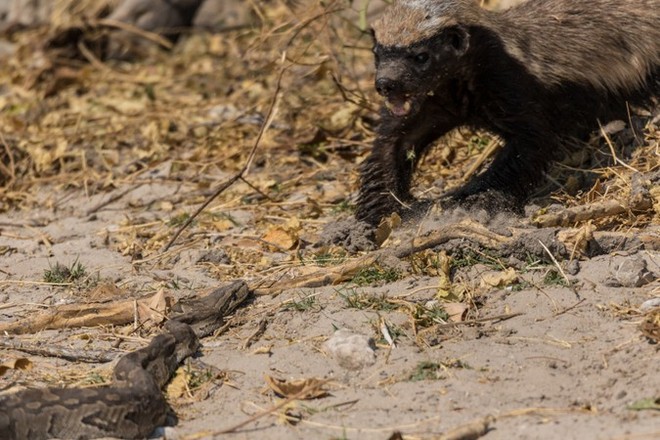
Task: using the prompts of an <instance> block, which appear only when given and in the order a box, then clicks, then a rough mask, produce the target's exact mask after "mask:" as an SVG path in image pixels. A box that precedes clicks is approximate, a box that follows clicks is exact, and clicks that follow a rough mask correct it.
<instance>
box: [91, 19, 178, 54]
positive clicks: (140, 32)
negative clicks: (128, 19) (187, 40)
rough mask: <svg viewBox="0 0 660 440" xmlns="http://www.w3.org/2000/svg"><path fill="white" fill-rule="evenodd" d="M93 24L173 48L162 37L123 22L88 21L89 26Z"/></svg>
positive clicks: (107, 20)
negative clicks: (119, 30)
mask: <svg viewBox="0 0 660 440" xmlns="http://www.w3.org/2000/svg"><path fill="white" fill-rule="evenodd" d="M95 23H96V24H98V25H101V26H107V27H111V28H116V29H121V30H123V31H126V32H129V33H132V34H135V35H139V36H140V37H142V38H144V39H146V40H150V41H153V42H154V43H156V44H159V45H161V46H163V47H164V48H165V49H172V48H173V47H174V45H173V44H172V42H171V41H169V40H168V39H167V38H165V37H162V36H160V35H158V34H156V33H154V32H149V31H145V30H144V29H141V28H139V27H137V26H133V25H132V24H129V23H124V22H123V21H118V20H112V19H110V18H101V19H98V20H94V21H91V20H90V24H92V25H94V24H95Z"/></svg>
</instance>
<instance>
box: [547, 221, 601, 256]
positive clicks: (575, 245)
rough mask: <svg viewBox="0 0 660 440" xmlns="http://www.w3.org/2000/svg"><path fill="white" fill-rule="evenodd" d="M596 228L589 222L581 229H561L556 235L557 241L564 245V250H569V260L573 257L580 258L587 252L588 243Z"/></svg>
mask: <svg viewBox="0 0 660 440" xmlns="http://www.w3.org/2000/svg"><path fill="white" fill-rule="evenodd" d="M595 230H596V227H595V226H594V225H593V224H591V222H589V223H586V224H585V225H584V226H582V227H581V228H577V229H563V230H561V231H559V233H557V239H558V240H559V241H561V242H562V243H564V246H566V249H570V250H571V260H572V259H573V258H574V257H575V256H578V257H581V256H582V255H584V253H585V252H586V251H587V245H588V244H589V241H591V240H592V239H593V236H594V231H595Z"/></svg>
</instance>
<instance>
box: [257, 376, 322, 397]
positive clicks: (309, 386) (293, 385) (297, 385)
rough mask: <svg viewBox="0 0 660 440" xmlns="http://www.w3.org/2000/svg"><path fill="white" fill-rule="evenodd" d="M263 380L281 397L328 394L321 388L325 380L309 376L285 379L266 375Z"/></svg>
mask: <svg viewBox="0 0 660 440" xmlns="http://www.w3.org/2000/svg"><path fill="white" fill-rule="evenodd" d="M264 380H265V381H266V384H267V385H268V387H269V388H270V389H271V390H273V392H275V394H277V395H278V396H281V397H292V398H296V399H303V400H309V399H319V398H321V397H326V396H328V392H327V391H326V390H324V389H323V385H325V383H326V382H327V381H325V380H321V379H316V378H310V379H299V380H291V381H286V380H284V379H277V378H275V377H272V376H268V375H266V376H265V377H264Z"/></svg>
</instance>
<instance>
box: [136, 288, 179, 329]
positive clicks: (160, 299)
mask: <svg viewBox="0 0 660 440" xmlns="http://www.w3.org/2000/svg"><path fill="white" fill-rule="evenodd" d="M171 302H172V298H171V297H168V296H167V295H166V294H165V290H164V289H161V290H159V291H158V292H157V293H156V294H155V295H154V296H152V297H150V298H145V299H144V300H138V303H137V314H138V320H139V321H140V323H142V324H145V325H146V327H147V328H148V327H151V326H153V325H155V324H159V323H161V322H163V321H164V320H165V315H166V313H167V310H168V308H169V306H170V304H171Z"/></svg>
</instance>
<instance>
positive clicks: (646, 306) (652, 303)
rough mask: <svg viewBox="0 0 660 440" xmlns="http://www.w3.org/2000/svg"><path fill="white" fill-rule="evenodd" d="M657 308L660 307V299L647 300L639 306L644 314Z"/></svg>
mask: <svg viewBox="0 0 660 440" xmlns="http://www.w3.org/2000/svg"><path fill="white" fill-rule="evenodd" d="M656 307H660V298H651V299H647V300H646V301H644V302H643V303H642V304H641V305H640V306H639V310H640V311H641V312H643V313H646V312H648V311H649V310H652V309H655V308H656Z"/></svg>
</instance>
